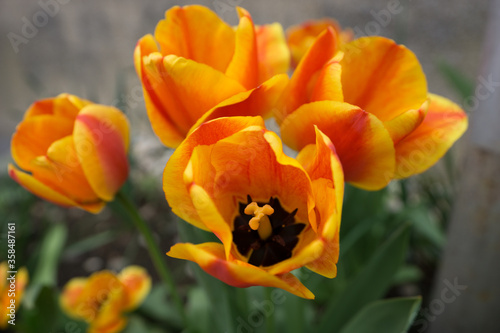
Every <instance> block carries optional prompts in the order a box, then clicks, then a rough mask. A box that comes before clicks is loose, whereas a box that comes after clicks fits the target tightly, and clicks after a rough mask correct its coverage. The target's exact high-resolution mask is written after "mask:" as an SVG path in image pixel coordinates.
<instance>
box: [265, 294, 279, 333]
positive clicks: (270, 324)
mask: <svg viewBox="0 0 500 333" xmlns="http://www.w3.org/2000/svg"><path fill="white" fill-rule="evenodd" d="M273 290H274V288H271V287H267V288H265V298H267V301H269V302H272V299H273V298H272V292H273ZM275 312H276V309H274V311H273V312H272V313H271V314H270V315H269V316H268V317H267V318H266V332H267V333H274V332H275V328H274V318H275Z"/></svg>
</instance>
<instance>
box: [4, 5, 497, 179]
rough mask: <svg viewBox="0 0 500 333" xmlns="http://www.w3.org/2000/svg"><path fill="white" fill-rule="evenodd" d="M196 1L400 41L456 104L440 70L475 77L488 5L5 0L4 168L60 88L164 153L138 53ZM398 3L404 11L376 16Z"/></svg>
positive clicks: (145, 148) (229, 15) (261, 17)
mask: <svg viewBox="0 0 500 333" xmlns="http://www.w3.org/2000/svg"><path fill="white" fill-rule="evenodd" d="M192 3H199V4H202V5H206V6H208V7H210V8H212V9H213V10H216V11H218V12H219V14H220V15H221V16H222V17H223V18H224V19H225V20H226V21H228V22H230V23H231V24H235V23H237V19H236V14H235V12H234V10H233V8H234V6H235V5H241V6H243V7H245V8H247V9H248V10H249V11H250V13H251V14H252V16H253V18H254V21H255V22H256V23H257V24H263V23H271V22H275V21H277V22H280V23H281V24H282V25H283V26H284V28H287V27H288V26H290V25H294V24H298V23H300V22H302V21H304V20H307V19H315V18H322V17H327V16H328V17H333V18H335V19H337V20H338V21H339V22H340V23H341V25H342V26H343V27H351V28H354V27H356V29H355V30H356V31H357V32H358V35H359V33H360V32H361V33H362V34H374V33H376V34H379V35H383V36H387V37H390V38H393V39H395V40H396V41H397V42H399V43H403V44H405V45H407V46H408V47H409V48H410V49H411V50H413V51H414V52H415V53H416V54H417V56H418V58H419V59H420V61H421V63H422V66H423V68H424V71H425V73H426V74H427V77H428V82H429V89H430V90H431V91H432V92H436V93H439V94H443V95H445V96H447V97H449V98H451V99H453V100H455V101H456V102H458V103H459V104H461V103H462V102H463V101H461V100H460V99H461V98H460V97H458V94H456V93H455V91H454V90H453V89H452V88H451V87H450V85H449V84H448V83H447V81H446V80H445V79H444V77H443V75H442V73H441V72H440V70H439V68H440V67H439V66H440V64H441V65H442V64H443V63H445V64H446V65H449V66H452V67H454V68H457V69H458V70H459V71H460V72H461V73H462V74H464V75H465V76H466V77H468V78H470V79H471V80H473V81H474V80H475V78H476V76H477V73H478V71H479V64H480V53H481V52H480V51H481V45H482V41H483V35H484V30H485V23H486V21H487V5H488V1H487V0H479V1H470V0H439V1H436V0H413V1H412V0H401V1H398V0H391V1H388V0H350V1H349V0H317V1H297V0H296V1H286V0H274V1H267V0H252V1H250V0H217V1H213V0H210V1H187V0H186V1H152V0H147V1H132V0H108V1H102V0H87V1H78V0H40V1H19V0H0V18H1V19H0V36H1V38H0V73H1V76H0V77H1V79H0V101H1V104H0V109H1V114H0V117H1V120H0V165H1V167H0V172H5V171H6V164H7V162H9V161H10V160H11V158H10V153H9V145H10V137H11V135H12V133H13V132H14V131H15V126H16V124H17V123H18V122H19V121H20V120H21V119H22V116H23V113H24V111H25V110H26V109H27V107H28V106H29V105H30V104H31V103H32V102H33V101H35V100H37V99H40V98H45V97H51V96H55V95H57V94H59V93H61V92H68V93H71V94H75V95H78V96H81V97H85V98H88V99H90V100H92V101H94V102H99V103H103V104H114V105H117V106H118V107H120V108H122V109H123V110H124V111H125V112H126V113H127V114H128V116H129V118H131V120H132V123H133V131H134V132H133V142H134V143H135V145H134V147H135V148H134V149H135V150H134V152H136V153H137V151H142V152H147V154H145V155H150V154H151V153H152V152H155V151H156V152H160V151H161V152H163V151H164V149H163V148H162V147H160V146H159V143H158V142H157V140H156V139H155V138H154V137H153V134H152V131H151V129H150V127H149V123H148V120H147V116H146V113H145V109H144V105H143V99H142V92H141V89H140V83H139V80H138V79H137V76H136V74H135V71H134V68H133V50H134V46H135V44H136V42H137V40H138V39H139V38H140V37H142V36H143V35H145V34H147V33H153V32H154V28H155V26H156V24H157V22H158V20H160V19H161V18H163V16H164V12H165V11H166V10H167V9H168V8H170V7H171V6H174V5H186V4H192ZM398 3H399V5H398V6H397V8H398V13H397V14H394V15H391V16H390V17H389V18H386V17H383V16H380V15H379V14H377V13H380V12H381V11H386V12H387V10H388V8H390V6H395V5H397V4H398ZM399 11H400V12H399ZM377 17H378V18H377ZM381 18H382V19H381ZM370 22H371V23H370ZM377 27H378V28H377ZM154 155H155V156H156V158H157V156H158V155H157V154H156V153H155V154H154ZM156 161H157V160H156ZM165 161H166V160H165ZM156 164H157V165H158V163H156ZM162 168H163V165H160V167H159V168H157V169H156V170H157V171H158V172H161V170H162Z"/></svg>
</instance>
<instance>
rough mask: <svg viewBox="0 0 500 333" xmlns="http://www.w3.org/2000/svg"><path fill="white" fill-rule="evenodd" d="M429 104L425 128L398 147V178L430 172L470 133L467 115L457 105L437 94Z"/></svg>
mask: <svg viewBox="0 0 500 333" xmlns="http://www.w3.org/2000/svg"><path fill="white" fill-rule="evenodd" d="M429 100H430V104H429V111H428V112H427V115H426V116H425V119H424V121H423V122H422V124H421V125H420V126H419V127H417V129H416V130H415V131H413V132H412V133H411V134H409V135H408V136H407V137H405V138H404V139H403V140H401V141H399V143H398V144H397V145H396V178H406V177H409V176H411V175H414V174H417V173H421V172H424V171H425V170H427V169H428V168H430V167H431V166H432V165H434V164H435V163H436V162H437V161H438V160H439V159H440V158H441V157H442V156H443V155H444V154H445V153H446V152H447V151H448V149H449V148H450V147H451V146H452V145H453V143H454V142H455V141H457V140H458V139H459V138H460V136H462V134H463V133H464V132H465V130H466V129H467V126H468V120H467V115H466V114H465V112H464V111H463V110H462V109H461V108H460V107H459V106H458V105H457V104H455V103H453V102H452V101H450V100H448V99H446V98H444V97H441V96H438V95H434V94H429Z"/></svg>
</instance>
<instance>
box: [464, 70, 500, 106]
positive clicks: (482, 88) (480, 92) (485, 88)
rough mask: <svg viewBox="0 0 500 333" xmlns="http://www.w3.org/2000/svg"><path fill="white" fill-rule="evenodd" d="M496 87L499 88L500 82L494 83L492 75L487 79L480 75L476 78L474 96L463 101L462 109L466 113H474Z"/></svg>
mask: <svg viewBox="0 0 500 333" xmlns="http://www.w3.org/2000/svg"><path fill="white" fill-rule="evenodd" d="M498 87H500V81H495V79H494V78H493V74H492V73H490V75H488V77H487V78H485V77H484V76H482V75H480V76H478V78H477V83H476V90H474V95H472V96H468V97H466V98H465V99H464V101H463V103H462V104H463V106H464V108H465V109H466V110H467V111H468V112H474V111H476V110H477V109H478V108H479V104H481V102H484V101H485V100H487V99H489V98H490V97H491V96H492V95H493V94H494V93H495V91H496V89H497V88H498Z"/></svg>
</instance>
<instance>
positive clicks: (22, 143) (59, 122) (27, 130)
mask: <svg viewBox="0 0 500 333" xmlns="http://www.w3.org/2000/svg"><path fill="white" fill-rule="evenodd" d="M72 132H73V121H72V120H71V119H68V118H65V117H58V116H54V115H49V114H44V115H38V116H33V117H29V118H27V119H25V120H24V121H23V122H21V123H20V124H19V125H18V126H17V130H16V133H14V135H13V136H12V141H11V149H10V150H11V153H12V158H13V159H14V161H15V162H16V164H17V165H18V166H19V167H21V168H22V169H24V170H27V171H30V166H31V161H32V160H33V159H34V158H36V157H38V156H43V155H45V153H46V152H47V149H48V148H49V147H50V145H51V144H52V143H53V142H54V141H56V140H59V139H61V138H63V137H65V136H68V135H70V134H71V133H72Z"/></svg>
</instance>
